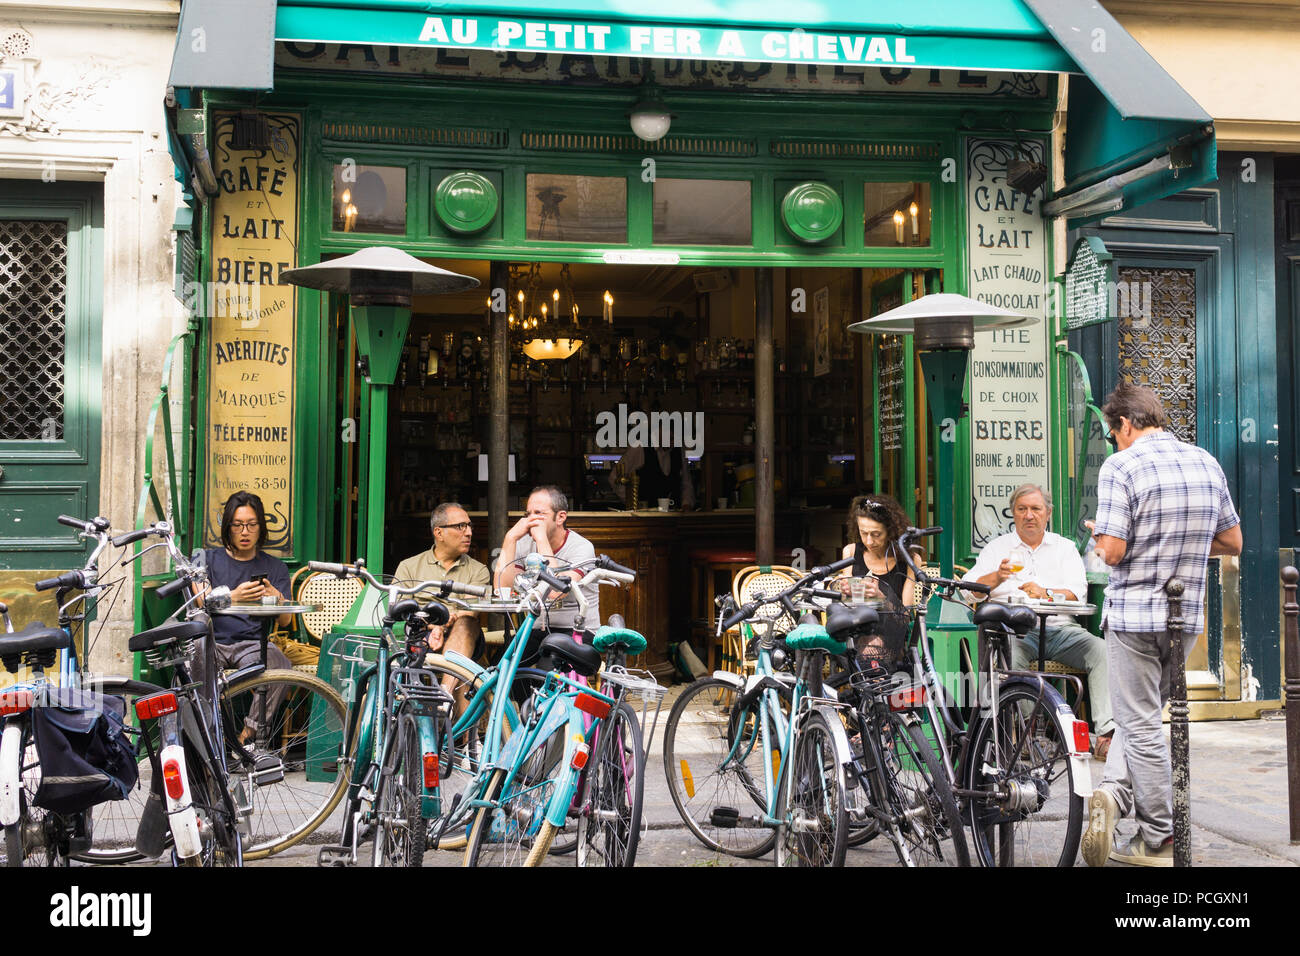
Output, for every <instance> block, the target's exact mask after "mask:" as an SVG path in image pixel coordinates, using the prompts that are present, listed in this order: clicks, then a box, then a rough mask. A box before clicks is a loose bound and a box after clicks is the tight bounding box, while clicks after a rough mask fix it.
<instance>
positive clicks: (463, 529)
mask: <svg viewBox="0 0 1300 956" xmlns="http://www.w3.org/2000/svg"><path fill="white" fill-rule="evenodd" d="M434 527H435V528H455V529H456V530H457V531H459V532H461V533H462V534H463V533H464V532H466V531H468V530H469V529H470V528H472V527H474V525H473V524H472V523H470V522H468V521H462V522H461V523H460V524H439V525H434Z"/></svg>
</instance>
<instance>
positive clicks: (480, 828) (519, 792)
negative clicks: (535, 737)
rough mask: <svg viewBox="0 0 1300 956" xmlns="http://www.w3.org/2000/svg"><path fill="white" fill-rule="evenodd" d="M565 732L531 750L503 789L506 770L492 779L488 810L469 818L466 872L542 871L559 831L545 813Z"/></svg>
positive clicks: (559, 769)
mask: <svg viewBox="0 0 1300 956" xmlns="http://www.w3.org/2000/svg"><path fill="white" fill-rule="evenodd" d="M566 732H567V728H564V727H561V728H559V729H557V730H556V731H555V732H554V733H553V734H551V736H550V737H549V738H548V739H546V740H545V741H542V742H541V743H538V744H537V745H536V746H534V748H533V750H532V752H531V753H529V754H528V755H527V756H525V757H524V758H523V762H522V764H520V765H519V766H518V768H517V769H516V772H515V777H514V780H513V781H511V782H510V785H509V786H508V787H507V786H506V777H507V776H508V771H507V770H506V769H501V770H497V771H495V772H494V773H493V775H492V780H491V782H490V784H489V785H488V790H487V798H488V799H489V800H491V801H492V804H493V805H492V806H490V807H483V808H482V809H480V810H479V811H478V813H477V814H476V815H475V816H474V822H473V824H472V825H471V827H470V833H469V846H468V848H467V849H466V851H465V865H466V866H540V865H541V863H542V860H543V859H545V858H546V853H547V851H548V850H549V849H550V847H551V841H552V840H553V839H554V838H555V833H556V830H557V829H558V828H557V827H556V826H554V825H553V824H552V823H550V821H548V820H547V819H546V809H547V807H548V806H549V805H550V803H551V799H552V798H553V797H554V796H555V787H556V784H557V782H558V779H559V777H560V774H561V773H562V771H563V770H564V767H563V762H564V761H563V757H564V740H565V734H566Z"/></svg>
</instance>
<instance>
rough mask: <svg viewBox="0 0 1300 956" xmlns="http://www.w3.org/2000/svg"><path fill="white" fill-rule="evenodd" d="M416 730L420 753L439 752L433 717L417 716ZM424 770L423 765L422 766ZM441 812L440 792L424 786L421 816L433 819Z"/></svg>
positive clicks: (421, 795) (421, 797) (421, 798)
mask: <svg viewBox="0 0 1300 956" xmlns="http://www.w3.org/2000/svg"><path fill="white" fill-rule="evenodd" d="M415 727H416V731H417V733H418V734H419V739H420V754H421V756H423V755H424V754H436V753H437V752H438V739H437V735H436V734H435V733H434V731H433V718H432V717H416V718H415ZM421 772H423V767H421ZM438 814H439V810H438V794H437V792H436V790H435V791H431V790H430V788H429V787H424V788H423V790H422V791H421V794H420V816H421V817H423V818H424V819H425V820H432V819H434V818H435V817H437V816H438Z"/></svg>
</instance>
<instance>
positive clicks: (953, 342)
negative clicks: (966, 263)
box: [849, 292, 1038, 351]
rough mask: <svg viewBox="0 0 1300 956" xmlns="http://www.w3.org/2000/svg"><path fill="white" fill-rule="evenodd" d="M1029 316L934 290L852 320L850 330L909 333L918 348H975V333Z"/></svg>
mask: <svg viewBox="0 0 1300 956" xmlns="http://www.w3.org/2000/svg"><path fill="white" fill-rule="evenodd" d="M1037 321H1038V319H1037V318H1036V317H1035V316H1032V315H1021V314H1020V313H1019V312H1008V311H1007V310H1006V309H999V308H997V307H995V306H991V305H988V304H986V303H984V302H980V301H978V300H976V299H971V298H968V297H967V296H964V295H956V294H954V293H951V292H935V293H932V294H931V295H923V296H921V298H919V299H916V300H915V301H913V302H908V303H907V304H906V305H900V306H899V307H898V308H896V309H890V310H889V311H888V312H882V313H881V314H880V315H877V316H875V317H873V318H870V319H864V320H863V321H861V322H854V323H853V324H852V325H850V326H849V331H850V332H861V333H863V334H866V335H872V334H876V335H880V334H891V335H911V336H915V338H914V344H915V345H916V348H917V349H918V350H921V351H925V350H928V349H964V350H967V351H969V350H970V349H972V348H974V347H975V333H976V332H984V331H986V330H988V329H1006V328H1012V327H1014V326H1017V325H1032V324H1033V323H1035V322H1037Z"/></svg>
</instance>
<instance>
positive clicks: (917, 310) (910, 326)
mask: <svg viewBox="0 0 1300 956" xmlns="http://www.w3.org/2000/svg"><path fill="white" fill-rule="evenodd" d="M1037 321H1038V319H1037V318H1036V317H1034V316H1029V315H1021V314H1019V313H1017V312H1008V311H1006V310H1005V309H998V308H994V307H993V306H991V305H986V304H984V303H983V302H978V301H976V300H975V299H970V298H967V297H966V296H964V295H954V294H953V293H951V292H936V293H932V294H931V295H925V296H922V297H921V298H919V299H916V300H915V301H913V302H908V303H907V304H906V305H900V306H899V307H898V308H896V309H890V310H889V311H888V312H882V313H881V314H880V315H877V316H875V317H873V318H870V319H864V320H863V321H861V322H854V323H853V324H852V325H850V326H849V330H850V331H853V332H861V333H863V334H864V335H872V334H874V335H884V334H889V335H911V336H913V339H912V341H913V344H914V345H915V346H916V350H917V351H918V352H919V353H920V357H921V371H922V373H923V374H924V375H925V401H926V404H927V405H928V406H929V407H930V416H931V417H932V418H933V419H934V423H935V425H936V426H938V428H939V430H940V440H939V448H938V452H939V454H938V471H937V474H936V475H935V479H936V481H935V488H936V489H938V490H939V491H938V494H937V495H936V497H937V499H938V501H937V504H938V508H939V524H940V526H942V528H943V531H944V533H943V536H942V537H941V538H940V540H939V568H940V573H942V574H943V575H944V576H945V577H952V569H953V565H954V564H955V563H956V535H955V534H954V533H953V532H954V531H955V527H954V524H953V496H952V493H951V489H952V488H954V487H955V481H954V479H955V477H956V475H955V465H954V462H953V446H954V445H955V444H956V442H955V441H945V440H944V439H943V423H944V421H945V420H947V419H952V421H953V422H954V423H955V422H957V421H959V420H960V419H961V417H962V416H963V415H965V414H966V404H965V402H964V401H963V395H964V394H965V392H966V369H967V367H968V365H969V362H968V361H967V359H968V357H969V355H970V351H971V349H973V348H974V347H975V333H976V332H985V331H988V330H989V329H1006V328H1012V327H1014V326H1019V325H1032V324H1033V323H1035V322H1037ZM917 522H918V524H919V523H921V520H920V518H919V517H918V519H917Z"/></svg>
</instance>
